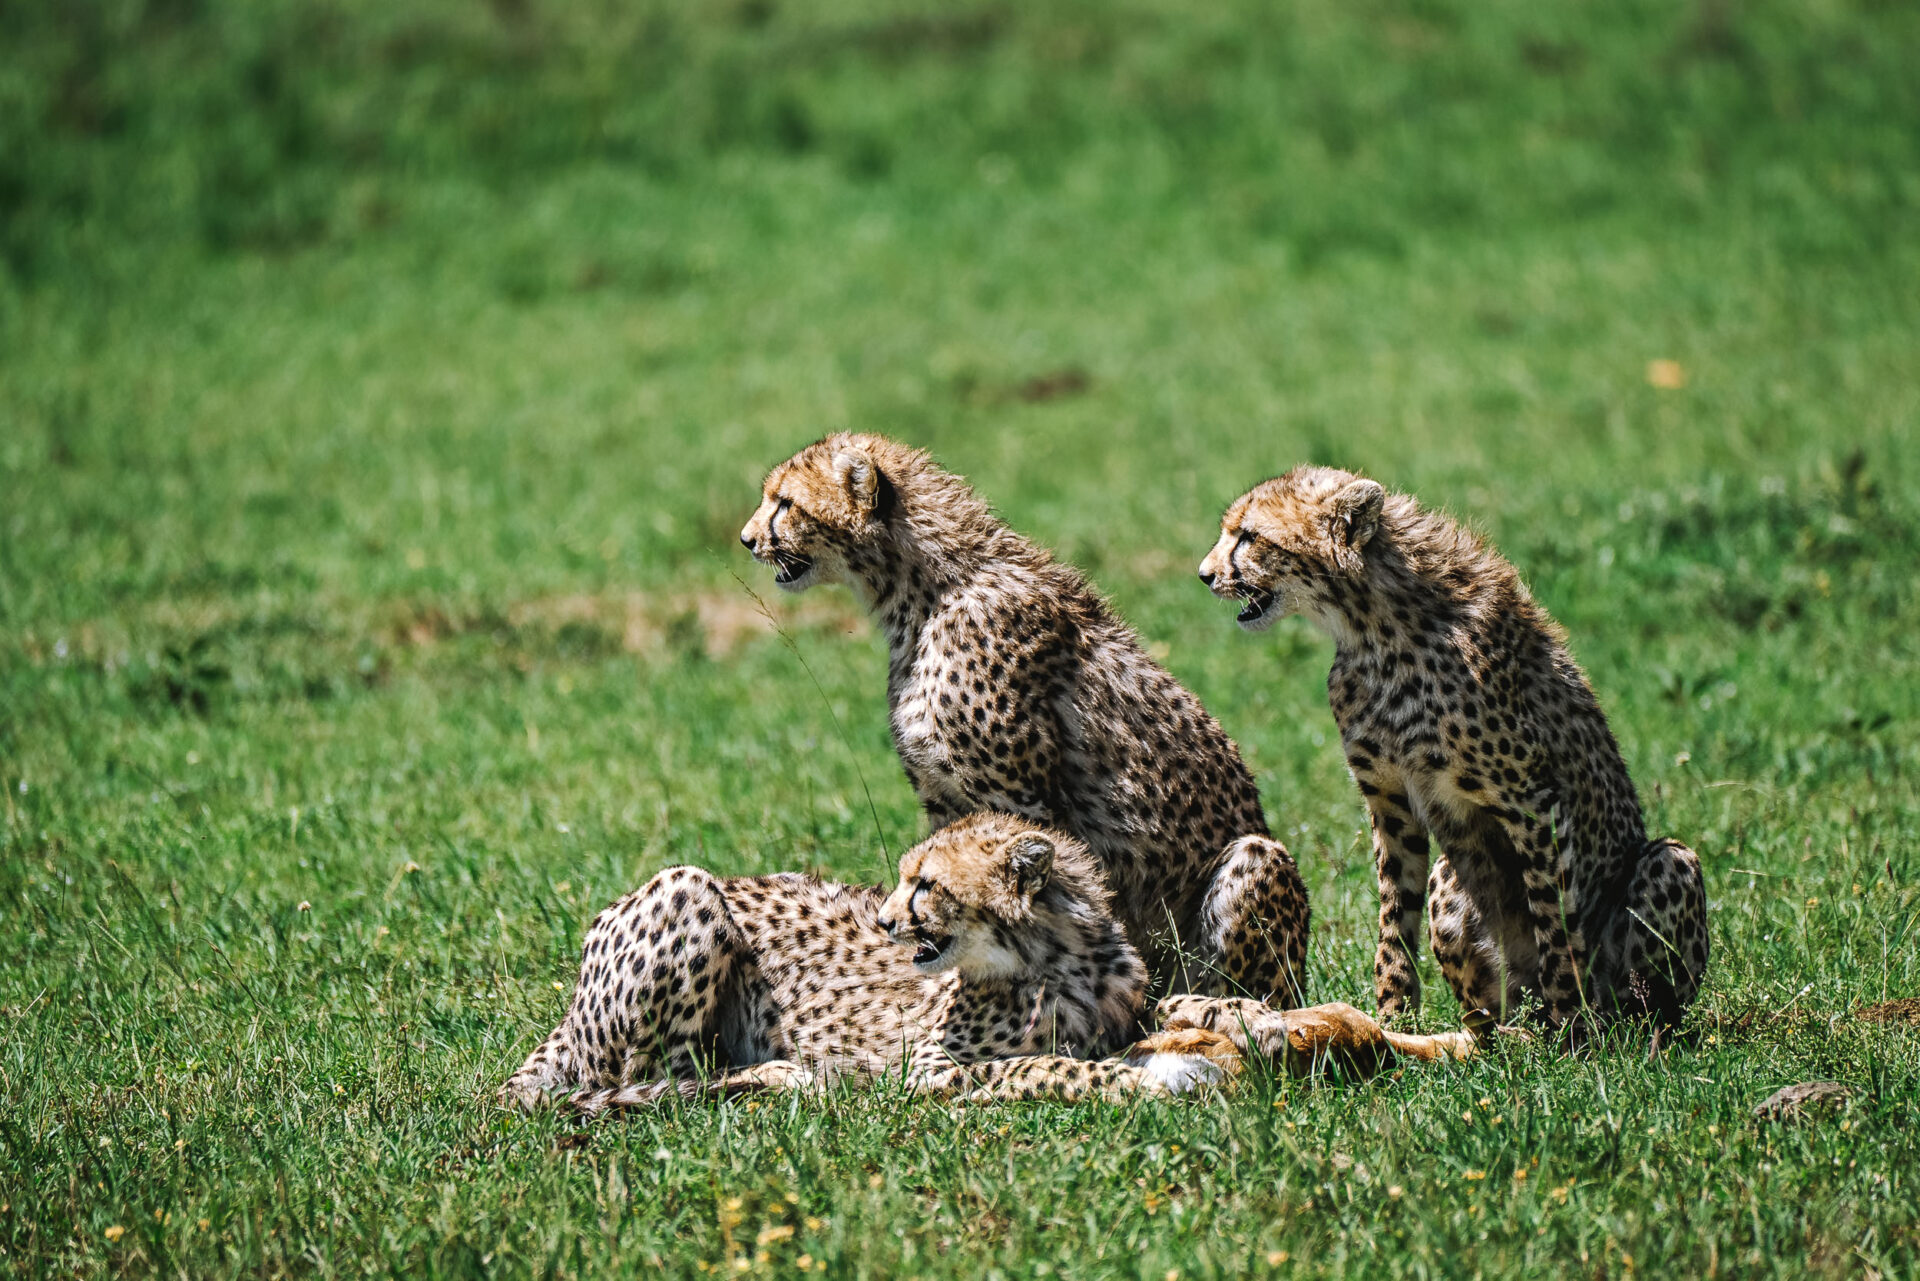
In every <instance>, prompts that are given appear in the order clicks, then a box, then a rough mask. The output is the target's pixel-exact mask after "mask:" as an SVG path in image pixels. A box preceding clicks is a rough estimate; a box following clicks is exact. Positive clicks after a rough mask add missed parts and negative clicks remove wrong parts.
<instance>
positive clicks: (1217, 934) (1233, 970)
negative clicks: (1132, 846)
mask: <svg viewBox="0 0 1920 1281" xmlns="http://www.w3.org/2000/svg"><path fill="white" fill-rule="evenodd" d="M1227 850H1228V854H1227V860H1226V862H1224V863H1222V864H1221V865H1220V869H1219V870H1218V871H1217V872H1215V873H1214V876H1213V881H1212V883H1211V884H1210V885H1209V886H1208V888H1207V896H1206V899H1205V900H1204V902H1203V904H1202V906H1201V918H1200V919H1201V930H1202V938H1201V950H1202V960H1203V962H1204V964H1205V965H1206V966H1207V968H1208V969H1210V970H1211V971H1212V975H1211V976H1210V977H1211V980H1212V981H1210V982H1208V983H1207V986H1208V987H1210V988H1215V989H1218V990H1219V991H1220V992H1221V993H1222V994H1232V995H1237V996H1252V997H1255V998H1257V999H1259V1000H1263V1001H1268V1002H1271V1003H1272V1004H1273V1005H1274V1006H1276V1007H1278V1008H1280V1009H1291V1008H1293V1007H1294V1006H1296V1005H1300V1004H1302V1003H1304V1001H1305V1000H1306V978H1307V927H1308V922H1309V919H1310V909H1309V908H1308V905H1307V886H1306V883H1305V882H1304V881H1302V880H1301V879H1300V869H1299V868H1298V867H1297V866H1295V864H1294V861H1293V856H1292V855H1291V854H1289V853H1287V848H1286V846H1284V845H1282V844H1281V843H1280V842H1278V841H1276V840H1272V839H1269V838H1268V837H1265V836H1243V837H1241V838H1240V839H1239V840H1237V841H1235V842H1234V843H1233V844H1232V845H1230V846H1228V847H1227Z"/></svg>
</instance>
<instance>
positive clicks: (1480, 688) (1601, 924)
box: [1200, 467, 1707, 1026]
mask: <svg viewBox="0 0 1920 1281" xmlns="http://www.w3.org/2000/svg"><path fill="white" fill-rule="evenodd" d="M1200 578H1201V580H1202V581H1203V582H1205V583H1206V585H1207V586H1208V587H1210V588H1211V589H1212V590H1213V592H1214V594H1215V595H1217V596H1223V597H1229V598H1236V599H1238V600H1240V601H1241V602H1243V608H1242V609H1241V611H1240V616H1239V622H1240V625H1241V626H1242V627H1244V628H1246V629H1247V630H1249V631H1257V630H1260V629H1262V628H1265V627H1267V626H1269V625H1271V624H1272V623H1273V622H1274V620H1276V619H1278V618H1281V617H1283V616H1284V615H1287V614H1301V615H1304V616H1305V617H1307V618H1308V619H1310V620H1311V621H1312V622H1314V623H1315V624H1317V625H1318V626H1319V627H1320V628H1321V629H1323V630H1324V631H1326V632H1327V633H1328V634H1329V635H1331V636H1332V638H1333V641H1334V646H1335V656H1334V661H1333V671H1332V673H1331V675H1330V676H1329V677H1328V681H1327V689H1328V693H1329V695H1330V697H1331V701H1332V704H1333V715H1334V720H1335V721H1336V722H1337V723H1338V724H1339V727H1340V737H1341V742H1342V745H1343V746H1344V748H1345V751H1346V756H1347V763H1348V765H1349V767H1350V768H1351V769H1352V771H1353V777H1354V779H1355V781H1356V782H1358V783H1359V785H1360V792H1361V794H1362V796H1363V797H1364V798H1365V800H1366V805H1367V812H1368V816H1369V818H1370V819H1371V822H1372V826H1373V846H1374V857H1375V860H1376V870H1377V872H1378V874H1379V883H1380V946H1379V952H1378V956H1377V959H1376V961H1375V964H1374V980H1375V985H1376V991H1377V994H1378V998H1379V1008H1380V1012H1381V1014H1382V1016H1390V1015H1393V1014H1397V1013H1399V1012H1401V1011H1403V1010H1407V1009H1410V1008H1413V1007H1415V1006H1417V1005H1418V1003H1419V997H1420V987H1419V979H1418V978H1417V976H1416V974H1415V971H1414V957H1415V954H1416V951H1417V948H1418V931H1419V928H1420V917H1421V909H1422V907H1423V905H1424V904H1425V903H1426V902H1427V900H1428V899H1431V900H1432V914H1431V915H1432V919H1431V933H1432V939H1433V950H1434V955H1435V957H1436V958H1437V959H1438V961H1439V963H1440V969H1441V972H1442V973H1443V974H1444V975H1445V976H1446V979H1447V983H1448V985H1449V986H1450V987H1452V989H1453V991H1454V994H1455V995H1456V996H1458V997H1459V999H1460V1004H1461V1006H1462V1007H1463V1008H1464V1009H1466V1010H1468V1011H1475V1010H1487V1011H1495V1012H1502V1013H1503V1012H1504V1011H1506V1010H1507V1009H1510V1008H1512V1007H1514V1006H1515V1005H1516V1004H1517V1003H1518V1002H1519V1001H1520V1000H1521V998H1522V997H1523V996H1532V997H1534V998H1537V999H1538V1000H1539V1001H1540V1002H1541V1003H1542V1005H1543V1006H1544V1010H1543V1013H1544V1015H1545V1018H1546V1020H1547V1021H1548V1022H1549V1023H1550V1024H1553V1025H1555V1026H1559V1025H1563V1024H1566V1023H1567V1022H1568V1021H1569V1020H1574V1019H1576V1017H1577V1016H1578V1015H1579V1014H1580V1012H1581V1011H1582V1010H1583V1008H1585V1009H1590V1010H1591V1011H1592V1012H1593V1013H1594V1014H1595V1015H1597V1016H1598V1017H1599V1018H1600V1019H1602V1020H1606V1019H1610V1018H1614V1017H1618V1016H1621V1015H1635V1016H1651V1017H1652V1018H1654V1019H1656V1020H1658V1021H1659V1022H1661V1023H1665V1024H1671V1023H1673V1022H1676V1021H1677V1020H1678V1019H1679V1018H1680V1016H1681V1013H1682V1011H1683V1010H1684V1009H1685V1008H1686V1006H1687V1005H1688V1004H1689V1003H1690V1002H1691V1001H1692V1000H1693V997H1694V994H1695V992H1696V991H1697V990H1698V988H1699V986H1700V980H1701V976H1702V975H1703V974H1704V973H1705V972H1706V967H1707V916H1706V890H1705V887H1704V884H1703V882H1702V880H1701V876H1700V861H1699V859H1698V857H1697V856H1696V855H1695V854H1694V852H1693V851H1692V850H1690V849H1688V848H1687V847H1686V846H1685V845H1682V844H1681V843H1680V842H1678V841H1674V840H1656V841H1649V840H1648V839H1647V834H1646V829H1645V825H1644V821H1643V819H1642V817H1641V812H1640V801H1639V798H1638V797H1637V796H1636V795H1635V794H1634V790H1633V783H1632V780H1631V779H1629V778H1628V777H1627V769H1626V765H1625V764H1624V762H1622V760H1621V758H1620V749H1619V747H1618V745H1617V744H1616V743H1615V742H1614V738H1613V735H1612V733H1611V732H1610V731H1609V730H1608V728H1607V721H1606V717H1605V716H1604V715H1603V714H1602V712H1601V710H1600V705H1599V703H1598V701H1597V700H1596V699H1595V698H1594V695H1593V691H1592V689H1591V688H1590V687H1589V686H1588V684H1587V680H1586V677H1585V675H1584V674H1583V673H1582V672H1581V670H1580V668H1579V667H1578V666H1577V665H1576V664H1575V663H1574V661H1573V658H1572V656H1571V655H1570V654H1569V653H1568V652H1567V644H1566V636H1565V634H1564V633H1563V632H1562V631H1561V630H1560V628H1559V626H1558V625H1557V624H1555V623H1554V621H1553V620H1552V619H1551V618H1549V617H1548V616H1547V613H1546V611H1545V610H1543V609H1542V608H1541V607H1540V606H1539V605H1538V604H1537V603H1536V602H1535V601H1534V599H1533V597H1532V596H1531V595H1530V594H1529V593H1528V591H1527V589H1526V587H1525V586H1524V585H1523V584H1522V583H1521V581H1520V576H1519V574H1518V573H1517V572H1516V571H1515V570H1514V568H1513V566H1512V565H1510V564H1508V563H1507V562H1506V561H1505V560H1503V559H1502V558H1501V557H1500V556H1499V555H1498V554H1497V553H1496V552H1494V551H1493V549H1491V548H1490V547H1487V546H1486V545H1485V544H1483V543H1482V542H1481V541H1480V540H1479V539H1478V538H1476V537H1475V536H1474V535H1473V534H1471V533H1469V532H1468V531H1467V530H1465V529H1463V528H1461V527H1460V526H1459V525H1457V524H1455V523H1454V522H1453V521H1451V520H1449V519H1448V518H1447V517H1445V516H1443V515H1441V514H1439V513H1437V512H1430V511H1424V510H1422V509H1421V508H1420V507H1419V506H1418V505H1417V504H1416V503H1415V502H1414V500H1413V499H1412V498H1410V497H1408V496H1406V495H1404V494H1388V493H1387V492H1386V490H1385V489H1383V488H1382V487H1381V486H1380V485H1378V484H1377V483H1375V482H1374V481H1371V480H1366V479H1363V478H1361V477H1359V476H1355V475H1352V474H1351V473H1348V472H1344V471H1336V470H1332V469H1330V468H1324V467H1301V468H1297V469H1296V470H1294V471H1291V472H1289V473H1287V474H1286V475H1285V476H1281V477H1279V478H1278V479H1276V480H1270V481H1267V482H1266V483H1264V484H1262V485H1260V486H1258V487H1257V488H1255V489H1253V490H1252V491H1250V492H1249V493H1247V494H1245V495H1243V496H1242V497H1240V498H1239V499H1237V500H1235V502H1234V504H1233V505H1232V506H1231V507H1229V508H1228V509H1227V513H1226V516H1225V518H1224V519H1223V520H1222V522H1221V535H1220V541H1219V542H1218V543H1217V544H1215V546H1214V548H1213V550H1212V551H1211V552H1210V553H1208V555H1207V558H1206V559H1205V560H1204V561H1202V562H1201V564H1200ZM1429 838H1432V839H1433V840H1436V841H1438V842H1439V845H1440V854H1439V856H1438V857H1437V858H1436V857H1433V856H1432V854H1431V853H1430V850H1429V846H1428V840H1429Z"/></svg>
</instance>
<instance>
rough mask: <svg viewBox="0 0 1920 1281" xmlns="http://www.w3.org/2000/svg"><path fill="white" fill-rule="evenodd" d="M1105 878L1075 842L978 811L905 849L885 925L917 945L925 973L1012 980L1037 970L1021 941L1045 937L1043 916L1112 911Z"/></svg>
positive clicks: (900, 940)
mask: <svg viewBox="0 0 1920 1281" xmlns="http://www.w3.org/2000/svg"><path fill="white" fill-rule="evenodd" d="M1097 877H1098V873H1097V872H1096V871H1095V870H1094V865H1093V862H1092V856H1091V855H1090V854H1088V853H1087V851H1086V848H1085V847H1084V846H1082V845H1081V844H1080V843H1079V842H1078V841H1076V840H1074V839H1073V838H1072V837H1070V836H1066V835H1064V834H1062V833H1059V832H1053V831H1048V830H1046V829H1044V828H1036V827H1035V826H1034V825H1033V824H1031V823H1028V822H1025V821H1023V820H1020V819H1015V818H1009V817H1007V816H1006V815H1002V814H976V815H974V816H972V817H971V818H965V819H962V820H960V821H959V822H958V823H955V824H953V825H951V826H949V827H945V828H942V829H941V830H940V831H938V832H935V833H934V834H933V835H932V836H929V837H928V838H927V839H926V840H924V841H922V842H920V844H918V845H916V846H914V847H913V848H912V849H910V850H908V851H907V852H906V855H905V856H904V857H903V858H902V859H901V860H900V884H899V886H898V887H897V888H896V889H895V890H894V891H893V893H892V894H891V895H889V896H888V897H887V901H886V902H885V903H883V904H882V905H881V907H880V917H879V922H878V923H879V926H880V928H881V929H883V930H885V931H886V932H887V935H888V937H889V938H891V939H892V940H893V942H895V943H897V944H899V945H901V946H903V947H911V948H913V949H914V953H913V964H914V966H915V968H917V969H919V970H920V971H921V972H922V973H925V974H939V973H942V972H943V971H946V970H959V971H960V972H961V973H962V974H963V975H965V976H966V977H968V978H1011V977H1014V976H1016V975H1018V974H1020V973H1022V972H1023V971H1025V970H1027V969H1028V968H1030V965H1029V963H1028V961H1027V959H1026V958H1025V957H1024V956H1023V955H1022V952H1021V949H1020V940H1021V938H1022V937H1024V936H1025V935H1028V934H1035V933H1040V932H1045V931H1044V930H1042V929H1040V928H1038V927H1037V926H1036V922H1035V918H1036V916H1037V915H1039V914H1042V913H1047V912H1053V911H1059V910H1062V909H1065V908H1068V907H1069V905H1088V906H1092V907H1093V910H1095V911H1099V912H1102V913H1104V909H1105V894H1104V890H1103V889H1102V888H1101V887H1100V886H1099V882H1098V879H1097ZM1090 901H1091V902H1090ZM1094 905H1097V906H1094Z"/></svg>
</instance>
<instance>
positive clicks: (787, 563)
mask: <svg viewBox="0 0 1920 1281" xmlns="http://www.w3.org/2000/svg"><path fill="white" fill-rule="evenodd" d="M773 555H774V569H773V581H774V582H776V583H778V584H779V585H780V586H782V587H785V586H787V585H789V584H791V583H797V582H799V581H800V580H801V579H803V578H805V577H806V576H807V573H808V572H809V571H810V570H812V568H813V557H811V556H796V555H794V554H793V553H792V552H775V553H774V554H773Z"/></svg>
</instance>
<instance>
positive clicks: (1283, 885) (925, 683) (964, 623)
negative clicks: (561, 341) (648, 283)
mask: <svg viewBox="0 0 1920 1281" xmlns="http://www.w3.org/2000/svg"><path fill="white" fill-rule="evenodd" d="M740 541H741V542H742V543H744V544H745V545H746V547H747V549H748V551H750V552H752V553H753V555H754V557H755V559H757V560H759V561H761V562H763V563H765V564H767V565H770V566H772V567H773V569H774V570H775V574H774V582H775V583H776V584H778V585H779V586H780V587H782V588H785V589H786V590H788V591H795V592H797V591H802V590H804V589H806V588H809V587H812V586H815V585H817V584H822V583H834V582H842V583H847V584H849V585H850V586H851V587H852V588H853V590H854V591H855V592H856V593H857V594H858V595H859V596H860V597H862V598H863V599H864V601H865V603H866V604H867V606H868V607H869V608H870V609H871V610H872V611H873V613H874V614H876V615H877V616H878V618H879V621H880V624H881V627H882V629H883V630H884V632H885V634H886V639H887V647H888V663H887V699H888V704H889V709H890V720H891V728H892V733H893V742H894V747H895V748H896V750H897V751H898V753H899V755H900V760H901V763H902V765H903V766H904V767H905V770H906V774H907V777H908V779H909V781H910V782H911V783H912V784H913V787H914V790H915V792H916V793H917V794H918V796H919V799H920V802H921V805H922V806H923V808H924V809H925V811H926V814H927V820H928V823H929V825H930V826H931V827H932V828H933V829H934V830H938V829H940V828H942V827H944V826H946V825H947V824H949V823H952V822H954V821H955V820H956V819H958V818H959V817H960V816H961V815H964V814H966V813H969V812H971V811H973V810H978V809H986V810H998V811H1002V812H1005V813H1009V814H1017V815H1020V816H1022V817H1025V818H1028V819H1031V820H1033V821H1034V822H1038V823H1045V824H1050V825H1052V826H1054V827H1057V828H1060V829H1062V830H1064V831H1066V832H1068V833H1070V834H1071V835H1073V836H1075V837H1077V838H1078V839H1079V840H1081V841H1083V842H1085V843H1086V845H1087V846H1088V848H1090V849H1091V850H1092V851H1093V853H1094V854H1095V855H1096V856H1097V857H1098V859H1099V861H1100V864H1101V867H1102V871H1103V872H1104V874H1105V876H1106V878H1107V882H1108V884H1109V886H1110V887H1111V889H1112V893H1113V896H1114V900H1115V903H1116V904H1117V911H1118V913H1119V916H1120V919H1121V921H1122V922H1123V924H1124V925H1125V927H1126V930H1127V933H1128V936H1129V938H1131V939H1132V940H1133V942H1134V943H1135V944H1136V945H1137V946H1138V947H1139V948H1140V950H1141V952H1142V953H1143V955H1144V959H1145V961H1146V964H1147V966H1148V970H1149V973H1150V976H1151V978H1152V981H1153V983H1154V985H1155V987H1156V989H1157V990H1159V991H1163V992H1164V991H1175V992H1188V993H1218V994H1227V995H1244V996H1248V997H1252V998H1256V999H1259V1000H1263V1001H1272V1002H1274V1003H1276V1004H1278V1005H1280V1006H1283V1007H1285V1006H1293V1005H1298V1004H1300V1003H1301V1001H1302V1000H1303V996H1304V993H1303V987H1302V984H1303V980H1304V978H1305V972H1306V970H1305V966H1306V950H1307V927H1308V906H1307V891H1306V886H1305V884H1304V883H1303V882H1302V881H1301V879H1300V873H1299V869H1298V868H1296V867H1295V866H1294V862H1293V858H1292V856H1291V855H1289V854H1288V853H1287V851H1286V849H1285V847H1284V846H1282V845H1281V844H1280V843H1279V842H1278V841H1275V840H1273V839H1272V838H1271V836H1270V834H1269V832H1268V828H1267V822H1266V816H1265V814H1264V813H1263V812H1262V810H1261V806H1260V795H1259V791H1258V789H1257V788H1256V787H1255V786H1254V781H1253V776H1252V775H1251V774H1250V773H1249V772H1248V770H1247V767H1246V765H1245V764H1244V763H1243V762H1242V761H1241V759H1240V752H1239V749H1238V748H1236V747H1235V746H1234V743H1233V740H1232V739H1230V738H1228V737H1227V735H1226V732H1225V731H1224V730H1222V729H1221V728H1220V725H1219V723H1218V722H1217V721H1215V720H1214V719H1213V717H1211V716H1209V715H1208V714H1207V712H1206V710H1205V709H1204V708H1203V707H1201V705H1200V701H1199V700H1198V699H1197V698H1195V697H1194V696H1193V695H1192V694H1191V693H1189V692H1188V691H1187V690H1186V689H1184V688H1182V687H1181V685H1180V684H1179V682H1178V681H1176V680H1175V679H1174V678H1173V677H1172V676H1171V675H1170V674H1169V673H1168V672H1167V671H1166V670H1165V669H1164V668H1162V667H1161V666H1160V665H1159V664H1157V663H1155V662H1154V661H1153V659H1152V658H1150V657H1149V656H1148V655H1147V653H1146V651H1145V649H1144V648H1143V647H1142V646H1141V644H1140V640H1139V637H1138V636H1136V635H1135V634H1134V632H1133V631H1132V629H1131V628H1129V627H1128V626H1127V625H1126V624H1125V623H1124V622H1122V621H1121V620H1120V619H1119V618H1117V617H1116V616H1115V615H1114V614H1113V612H1112V610H1110V609H1109V608H1108V606H1107V604H1106V602H1105V601H1104V600H1102V599H1101V598H1100V597H1099V596H1098V595H1097V594H1096V593H1095V592H1094V590H1093V588H1092V587H1090V586H1089V585H1088V583H1087V581H1086V579H1084V578H1083V577H1081V575H1080V574H1079V573H1078V572H1077V571H1075V570H1073V569H1071V568H1069V567H1068V566H1066V565H1063V564H1060V563H1058V562H1057V561H1055V560H1054V559H1053V558H1052V557H1051V556H1050V555H1049V554H1048V553H1047V552H1046V551H1044V550H1043V549H1041V548H1040V547H1037V546H1035V545H1034V544H1033V543H1031V542H1029V541H1028V540H1027V539H1025V538H1023V537H1021V536H1020V535H1019V534H1017V533H1015V532H1014V531H1013V530H1011V529H1009V528H1008V527H1007V526H1006V525H1005V524H1003V523H1002V522H1001V521H1000V520H998V519H997V518H996V517H995V516H994V515H993V513H992V512H991V511H990V510H989V509H988V507H987V504H986V503H985V502H983V501H982V500H981V499H980V498H979V497H978V496H977V495H976V494H975V493H974V491H973V490H972V488H971V487H969V486H968V484H967V483H966V481H964V480H963V479H961V478H960V477H958V476H955V475H952V474H951V473H948V472H946V471H943V470H941V469H940V468H939V467H938V466H936V465H935V464H934V462H933V461H932V459H931V458H930V457H929V456H928V455H927V454H926V453H924V452H922V451H920V450H916V449H912V448H909V447H907V446H905V445H902V444H899V443H897V442H895V441H892V440H888V439H886V438H884V437H880V436H867V435H850V434H840V435H835V436H829V437H827V438H826V439H824V440H821V441H819V442H817V443H815V444H813V445H810V446H808V447H807V448H805V449H803V450H801V451H800V452H799V453H798V454H796V455H794V456H793V457H792V458H791V459H789V460H788V461H786V462H784V463H781V464H780V465H779V466H777V467H775V468H774V469H773V471H772V473H771V474H770V475H769V476H768V477H767V480H766V484H765V486H764V490H763V501H762V502H761V504H760V506H759V508H758V510H756V511H755V512H754V514H753V518H752V519H751V520H749V521H748V522H747V525H746V528H745V529H744V530H742V531H741V534H740Z"/></svg>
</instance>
